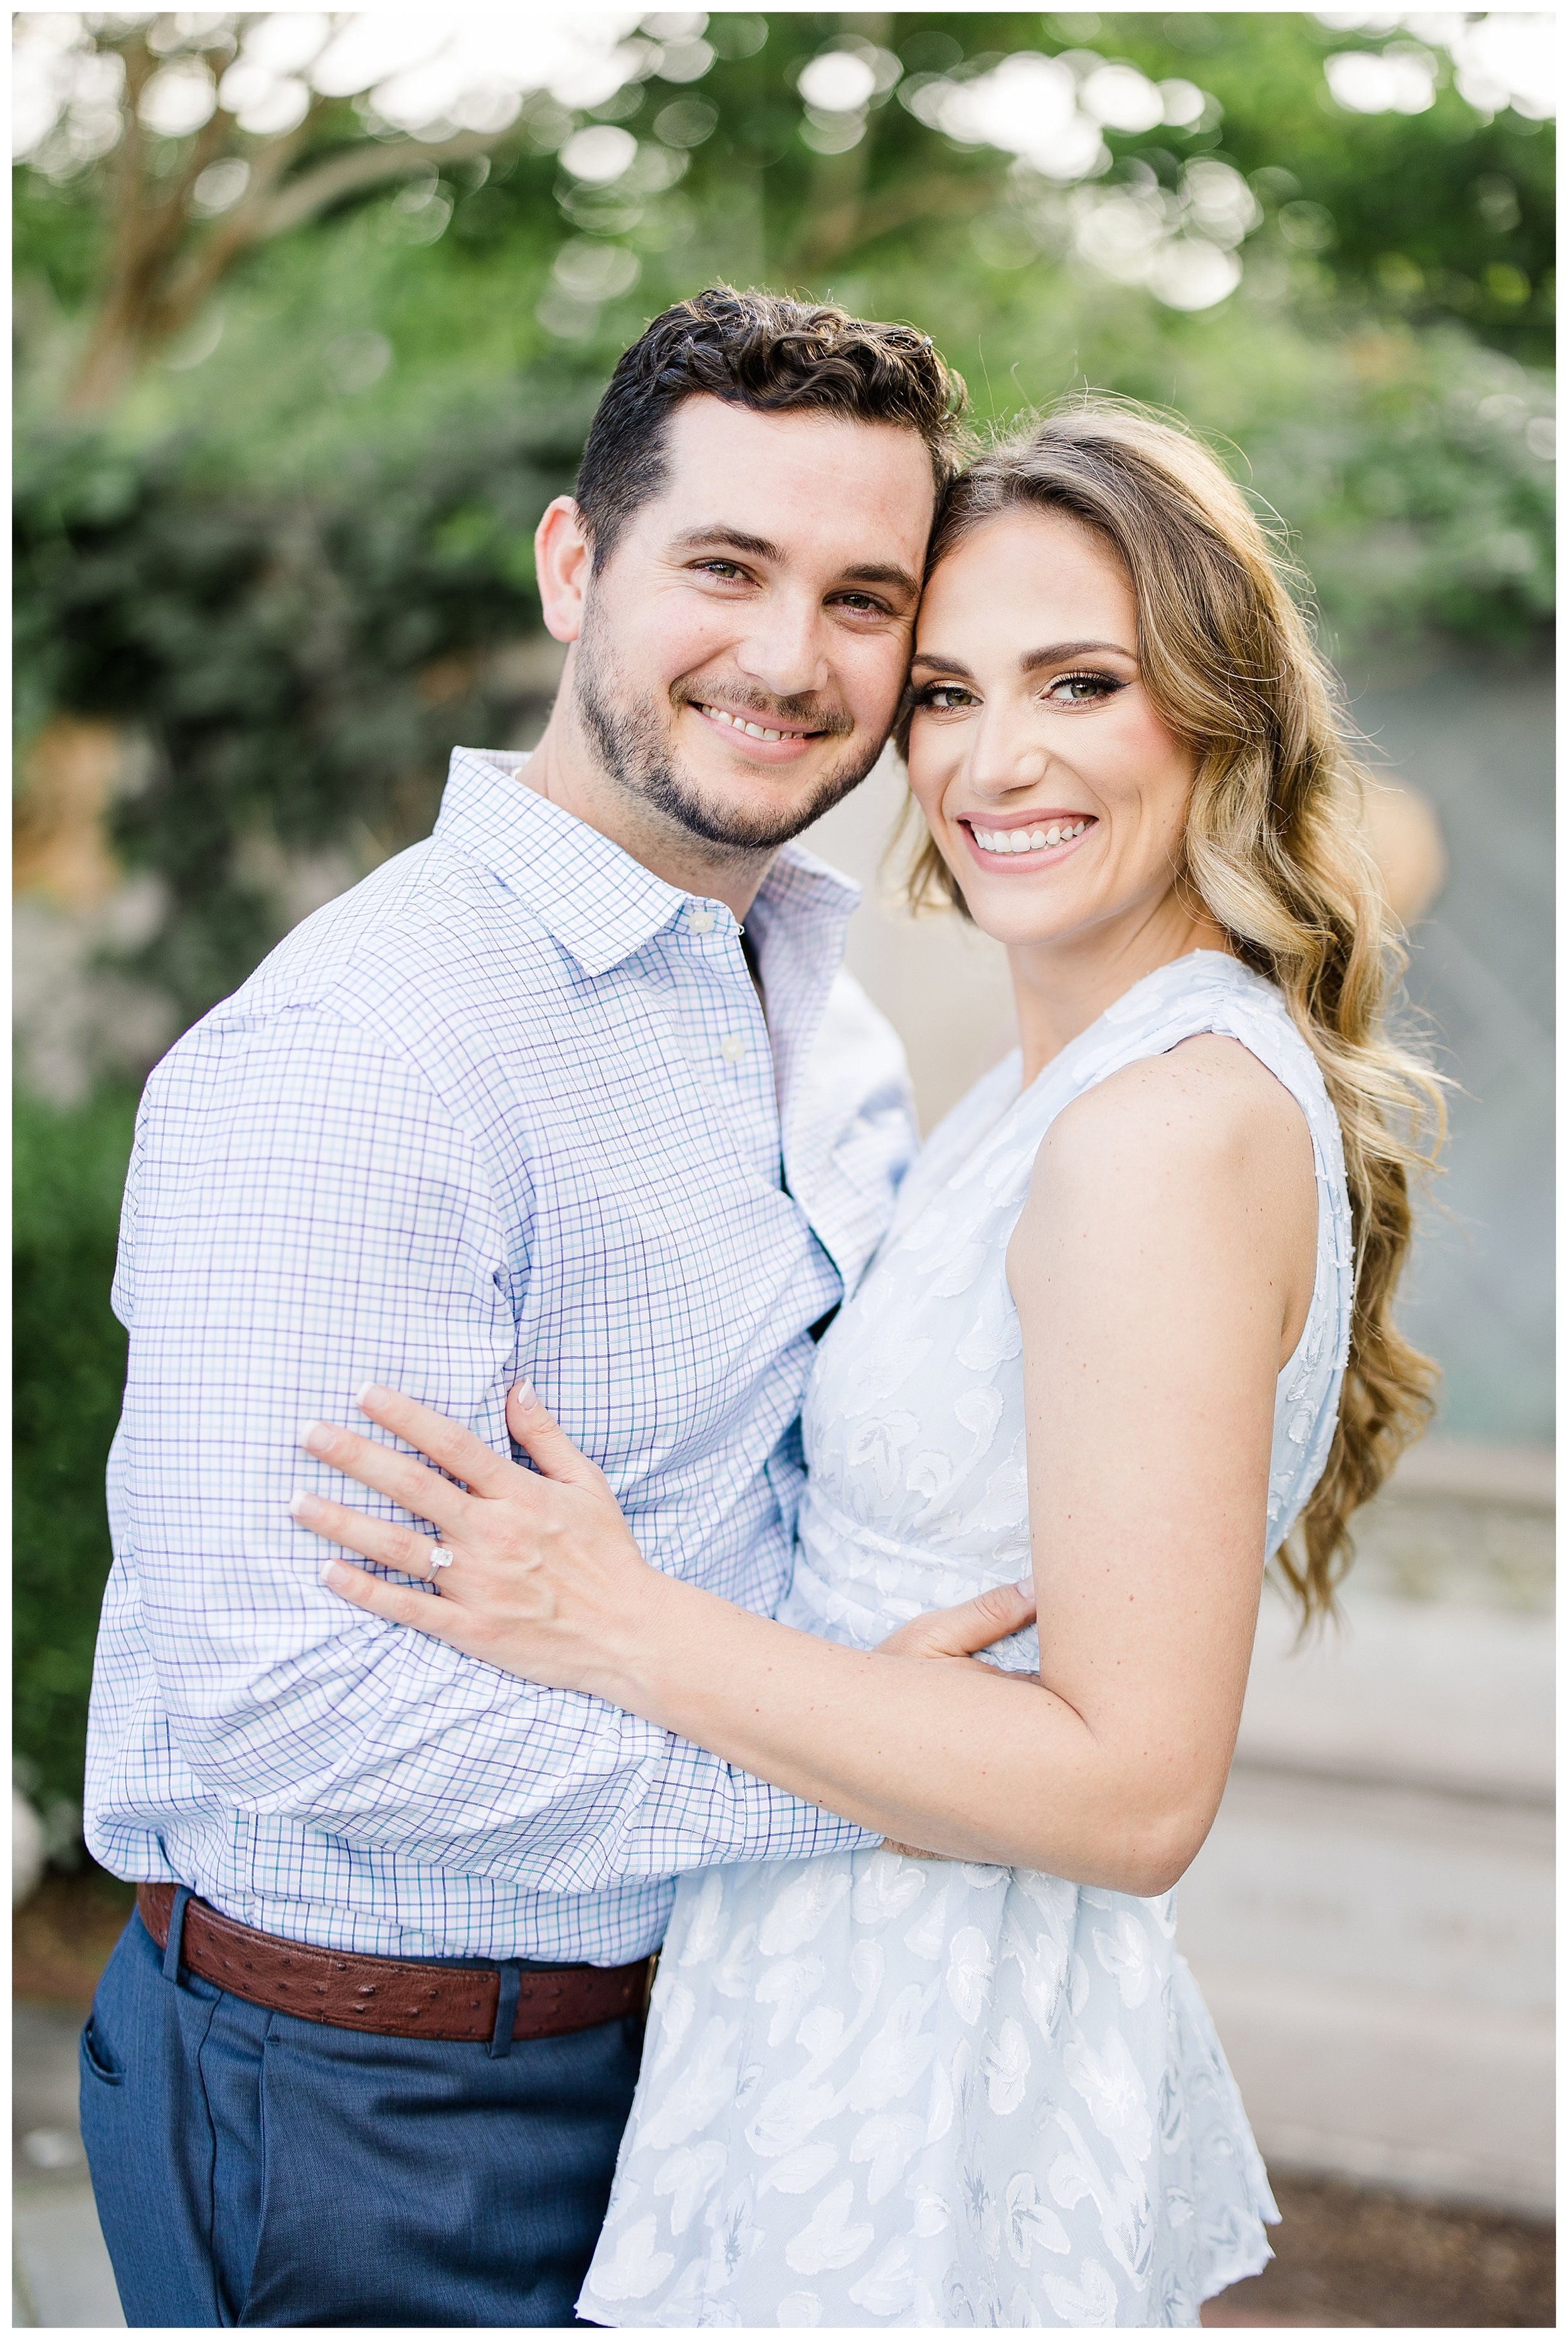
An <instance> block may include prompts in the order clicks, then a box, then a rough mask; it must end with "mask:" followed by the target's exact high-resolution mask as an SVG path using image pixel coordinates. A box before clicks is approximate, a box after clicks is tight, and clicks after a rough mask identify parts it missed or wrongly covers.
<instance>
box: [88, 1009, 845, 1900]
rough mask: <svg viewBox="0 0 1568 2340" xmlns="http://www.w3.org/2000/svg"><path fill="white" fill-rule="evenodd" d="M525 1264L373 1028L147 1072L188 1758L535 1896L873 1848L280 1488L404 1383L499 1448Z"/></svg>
mask: <svg viewBox="0 0 1568 2340" xmlns="http://www.w3.org/2000/svg"><path fill="white" fill-rule="evenodd" d="M519 1266H520V1263H519V1262H518V1261H517V1259H516V1258H515V1257H512V1256H509V1254H508V1249H507V1244H506V1238H505V1231H504V1230H503V1228H502V1225H501V1220H500V1216H499V1215H498V1212H497V1210H496V1208H495V1205H494V1203H493V1200H492V1197H491V1188H490V1183H489V1180H488V1177H487V1175H486V1174H485V1170H484V1167H483V1165H482V1164H481V1160H480V1158H479V1155H478V1151H477V1149H476V1147H475V1145H474V1144H473V1143H472V1141H471V1138H470V1137H469V1136H468V1135H467V1134H466V1133H465V1132H464V1131H463V1130H462V1129H461V1127H460V1126H459V1125H457V1123H456V1122H455V1121H454V1119H453V1118H452V1115H450V1114H449V1113H448V1112H447V1111H446V1110H445V1109H444V1107H443V1106H442V1105H441V1103H440V1101H439V1100H438V1099H437V1097H436V1096H435V1095H434V1093H433V1091H432V1088H431V1086H430V1084H429V1083H428V1081H426V1079H425V1078H424V1076H422V1074H421V1073H420V1072H419V1070H418V1069H417V1067H415V1066H412V1064H410V1063H409V1062H408V1061H407V1060H406V1058H404V1057H403V1056H402V1055H401V1054H400V1053H399V1052H398V1051H397V1050H396V1049H395V1048H394V1047H392V1046H389V1045H387V1044H386V1043H384V1042H382V1040H380V1039H379V1038H378V1037H376V1036H374V1035H372V1034H371V1033H369V1032H367V1031H365V1030H363V1029H362V1028H360V1027H359V1026H355V1025H353V1024H352V1023H349V1022H346V1021H344V1020H342V1019H341V1018H339V1017H336V1016H333V1015H332V1014H331V1013H330V1012H328V1011H325V1010H322V1009H314V1008H313V1009H308V1010H296V1011H292V1012H288V1013H283V1014H277V1015H273V1016H268V1017H266V1018H264V1019H263V1020H260V1021H257V1022H254V1023H252V1024H249V1025H239V1024H230V1025H226V1026H224V1025H208V1026H202V1027H199V1028H198V1029H197V1030H196V1031H195V1032H194V1033H192V1034H191V1035H189V1036H187V1038H186V1039H185V1041H184V1043H183V1044H182V1045H181V1046H180V1047H179V1049H177V1050H176V1052H175V1053H174V1056H172V1057H171V1058H170V1059H168V1060H167V1061H166V1062H165V1064H164V1066H162V1067H161V1068H160V1070H159V1071H158V1073H156V1074H155V1075H154V1078H153V1081H152V1082H151V1083H150V1084H149V1087H148V1093H147V1097H146V1100H145V1102H144V1107H143V1114H142V1119H141V1125H140V1128H139V1133H138V1143H137V1151H136V1155H135V1157H134V1165H133V1174H132V1184H131V1187H130V1189H129V1191H128V1195H127V1209H126V1219H125V1231H124V1244H123V1251H122V1261H121V1274H120V1277H119V1280H118V1283H117V1286H116V1306H117V1308H118V1311H119V1313H120V1314H121V1315H122V1317H123V1318H124V1322H125V1324H127V1327H128V1329H129V1331H130V1335H131V1346H130V1367H129V1377H128V1383H127V1388H126V1397H125V1412H124V1421H123V1423H122V1430H121V1453H120V1469H121V1472H122V1477H123V1504H124V1514H123V1530H124V1535H125V1537H126V1539H127V1541H128V1542H129V1545H130V1548H131V1550H132V1552H134V1562H135V1569H136V1575H137V1578H138V1581H139V1587H140V1598H141V1609H142V1623H143V1627H144V1633H145V1637H146V1641H147V1645H148V1649H149V1651H150V1657H151V1662H152V1666H153V1669H154V1674H155V1677H156V1681H157V1686H158V1691H159V1693H160V1696H161V1700H162V1702H163V1705H164V1709H165V1710H166V1712H167V1715H168V1720H169V1727H170V1730H171V1733H172V1735H173V1738H174V1744H175V1747H176V1749H177V1750H178V1752H179V1754H180V1756H181V1757H182V1758H183V1760H184V1762H185V1763H186V1764H187V1765H188V1766H189V1767H190V1769H191V1770H192V1771H193V1772H194V1774H195V1775H196V1777H197V1778H198V1779H199V1780H202V1781H203V1784H204V1785H205V1786H207V1787H208V1788H210V1789H216V1790H220V1791H221V1792H222V1793H223V1795H224V1796H226V1797H228V1798H230V1799H232V1800H233V1804H234V1806H235V1808H236V1809H237V1810H243V1811H245V1812H251V1813H257V1814H269V1815H277V1814H288V1815H291V1816H292V1817H293V1818H294V1819H297V1820H299V1821H300V1822H302V1823H303V1825H305V1826H308V1827H311V1828H315V1829H324V1830H328V1831H331V1832H332V1833H333V1834H336V1835H341V1836H343V1837H346V1838H349V1839H352V1840H353V1841H355V1842H358V1843H362V1844H366V1845H379V1846H385V1847H388V1848H395V1849H398V1850H400V1851H402V1852H403V1853H405V1854H406V1855H407V1856H408V1857H409V1858H411V1859H416V1860H419V1861H421V1862H425V1863H430V1864H432V1865H435V1866H440V1867H443V1868H450V1869H462V1870H466V1871H470V1872H474V1873H480V1874H487V1875H491V1876H495V1877H498V1878H504V1879H507V1880H508V1881H509V1882H511V1883H514V1884H518V1885H521V1886H528V1887H532V1888H534V1889H542V1890H545V1891H552V1892H561V1893H581V1892H587V1891H591V1890H593V1889H597V1888H599V1887H601V1886H603V1885H605V1884H606V1883H608V1882H610V1881H611V1880H613V1879H616V1878H618V1877H622V1876H633V1875H642V1876H646V1875H664V1874H669V1873H670V1872H672V1871H674V1870H676V1869H682V1868H696V1867H700V1866H703V1865H704V1864H706V1863H709V1862H714V1861H720V1860H737V1859H740V1860H744V1859H758V1858H761V1857H763V1856H765V1855H767V1856H774V1855H779V1854H786V1853H799V1852H812V1851H818V1850H823V1849H829V1848H830V1847H831V1846H833V1845H837V1844H845V1843H854V1842H858V1841H859V1840H860V1839H859V1837H858V1832H857V1831H856V1830H854V1829H850V1828H849V1827H848V1826H847V1825H846V1824H844V1823H842V1822H840V1821H838V1820H835V1819H831V1818H829V1816H828V1815H826V1814H824V1813H821V1812H819V1811H817V1810H814V1809H813V1808H812V1807H811V1806H809V1805H808V1804H804V1803H800V1802H798V1801H796V1800H794V1799H792V1798H790V1797H789V1796H786V1795H781V1794H779V1792H778V1791H777V1790H773V1789H771V1788H769V1787H766V1786H764V1785H763V1784H762V1783H760V1782H759V1781H758V1780H752V1779H749V1778H748V1777H747V1775H746V1774H745V1773H743V1772H740V1771H738V1770H735V1769H734V1768H733V1767H732V1766H730V1765H729V1764H726V1763H723V1762H721V1761H719V1760H717V1759H715V1758H713V1757H711V1756H709V1755H707V1754H704V1753H703V1752H702V1751H701V1750H698V1749H696V1748H693V1747H690V1746H689V1745H687V1744H686V1743H685V1742H683V1741H681V1740H675V1739H672V1738H671V1737H670V1736H669V1734H667V1733H665V1732H663V1731H661V1730H658V1729H656V1728H652V1727H650V1725H648V1724H646V1723H643V1722H640V1721H639V1720H636V1719H635V1718H633V1717H631V1716H629V1715H625V1714H622V1713H620V1712H619V1711H617V1710H613V1709H611V1708H609V1707H607V1706H604V1705H601V1704H600V1703H599V1702H598V1701H597V1700H593V1699H590V1698H587V1697H584V1696H581V1695H580V1694H577V1693H571V1692H565V1693H563V1692H559V1691H540V1690H536V1689H534V1688H532V1687H531V1686H530V1685H527V1684H524V1683H521V1682H519V1681H515V1680H513V1679H511V1678H509V1677H508V1676H506V1675H504V1674H502V1673H501V1672H499V1671H496V1670H494V1669H492V1668H491V1667H489V1666H486V1665H483V1664H481V1663H478V1662H477V1661H473V1660H471V1659H469V1658H466V1657H464V1656H461V1654H459V1653H457V1652H455V1651H450V1650H448V1649H445V1648H443V1647H442V1645H440V1644H439V1643H435V1642H432V1641H428V1640H426V1639H425V1637H424V1636H422V1635H421V1634H415V1633H410V1632H408V1631H404V1630H402V1629H401V1628H397V1627H388V1626H386V1625H384V1624H382V1623H380V1622H378V1621H374V1620H370V1619H366V1618H363V1617H361V1616H358V1615H356V1614H354V1613H353V1612H352V1611H349V1610H346V1609H345V1607H344V1605H343V1603H342V1602H341V1601H336V1600H334V1599H333V1598H332V1596H331V1595H330V1594H329V1593H327V1592H326V1591H323V1588H322V1586H321V1584H320V1582H319V1581H318V1570H319V1568H320V1564H321V1553H320V1546H319V1544H318V1542H317V1541H316V1539H315V1538H314V1537H313V1536H311V1535H309V1534H308V1533H306V1532H304V1531H303V1529H301V1528H299V1527H297V1526H296V1525H295V1524H294V1522H293V1520H292V1519H291V1518H290V1516H289V1514H288V1512H287V1509H286V1506H287V1502H288V1499H289V1496H290V1493H291V1492H292V1491H293V1488H294V1487H296V1486H300V1485H303V1486H305V1487H312V1486H313V1485H314V1484H315V1482H317V1481H318V1480H319V1481H321V1482H323V1489H324V1482H325V1481H326V1479H327V1478H328V1477H329V1476H330V1475H331V1474H329V1473H326V1472H323V1471H322V1470H321V1469H320V1467H319V1466H317V1465H315V1464H313V1463H311V1462H310V1460H309V1458H308V1457H306V1456H304V1455H303V1454H302V1453H301V1451H300V1448H299V1445H298V1439H299V1433H300V1431H301V1429H302V1427H303V1425H304V1424H305V1423H307V1422H309V1421H311V1420H312V1419H313V1418H317V1417H321V1418H324V1419H326V1420H329V1421H331V1420H333V1419H337V1420H342V1419H343V1418H344V1416H345V1415H346V1414H347V1413H349V1412H350V1410H351V1407H352V1393H353V1391H354V1389H355V1388H357V1387H358V1386H360V1385H361V1384H362V1383H364V1382H365V1381H367V1380H377V1381H386V1382H391V1383H393V1384H394V1385H396V1386H399V1387H402V1388H403V1389H406V1390H409V1391H411V1392H416V1393H419V1394H420V1395H421V1396H422V1398H423V1399H424V1401H425V1403H428V1404H431V1405H432V1406H437V1407H439V1408H440V1409H441V1411H442V1413H448V1414H451V1415H452V1416H453V1417H454V1418H455V1419H456V1420H458V1421H460V1422H464V1423H469V1424H471V1427H472V1428H473V1430H474V1431H475V1432H476V1433H477V1434H478V1435H479V1436H480V1437H481V1438H482V1439H484V1440H485V1441H486V1443H489V1444H490V1445H491V1446H492V1447H494V1448H495V1449H496V1450H497V1451H498V1452H499V1453H507V1452H509V1451H510V1450H509V1447H508V1442H507V1435H506V1428H505V1418H504V1400H505V1392H506V1389H507V1386H508V1384H509V1383H510V1381H511V1378H512V1377H513V1374H514V1372H515V1369H516V1366H517V1363H518V1360H517V1357H516V1353H515V1341H516V1331H515V1317H514V1302H513V1286H514V1283H515V1279H516V1276H517V1274H518V1272H519ZM370 1500H371V1502H372V1503H376V1504H377V1505H378V1507H379V1508H380V1510H381V1511H382V1512H383V1514H384V1515H385V1516H387V1517H389V1518H402V1517H403V1516H404V1515H403V1514H401V1513H399V1512H397V1511H396V1509H395V1506H393V1505H392V1504H391V1503H390V1502H385V1501H384V1500H381V1499H375V1498H372V1499H370Z"/></svg>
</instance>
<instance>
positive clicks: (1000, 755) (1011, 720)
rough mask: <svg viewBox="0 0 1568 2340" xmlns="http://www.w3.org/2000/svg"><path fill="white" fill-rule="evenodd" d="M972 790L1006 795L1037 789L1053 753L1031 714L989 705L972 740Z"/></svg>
mask: <svg viewBox="0 0 1568 2340" xmlns="http://www.w3.org/2000/svg"><path fill="white" fill-rule="evenodd" d="M968 764H969V768H968V779H969V782H970V784H971V786H972V787H975V788H983V789H988V790H993V791H995V792H996V793H997V795H1005V794H1007V792H1008V791H1009V790H1010V789H1014V788H1033V787H1035V786H1036V785H1037V783H1038V782H1039V781H1041V780H1043V779H1044V778H1045V777H1046V774H1047V772H1048V771H1049V769H1050V764H1051V756H1050V750H1049V749H1048V748H1047V745H1046V743H1045V741H1044V740H1043V739H1041V738H1040V735H1039V732H1038V730H1037V728H1036V726H1035V724H1034V723H1033V722H1031V721H1030V719H1029V717H1028V715H1027V713H1018V714H1015V713H1014V712H1012V711H1011V710H1010V709H1007V708H997V707H991V706H987V708H986V709H985V710H984V711H983V713H982V714H981V717H980V719H979V721H978V723H977V724H976V725H975V727H974V729H973V730H972V732H971V733H970V737H969V758H968Z"/></svg>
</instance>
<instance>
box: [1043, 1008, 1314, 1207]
mask: <svg viewBox="0 0 1568 2340" xmlns="http://www.w3.org/2000/svg"><path fill="white" fill-rule="evenodd" d="M1046 1154H1047V1157H1048V1159H1049V1160H1050V1161H1051V1163H1052V1164H1053V1165H1056V1166H1057V1168H1058V1169H1060V1170H1062V1171H1066V1172H1069V1173H1073V1172H1076V1173H1081V1174H1086V1175H1089V1176H1091V1177H1095V1176H1103V1175H1107V1174H1109V1173H1111V1172H1112V1171H1115V1172H1116V1173H1117V1174H1118V1175H1122V1176H1125V1175H1127V1174H1128V1173H1129V1172H1132V1173H1136V1174H1139V1175H1143V1174H1146V1172H1148V1171H1150V1170H1155V1171H1157V1172H1158V1173H1160V1174H1163V1175H1166V1176H1167V1177H1168V1176H1169V1175H1173V1174H1175V1173H1176V1172H1177V1171H1178V1170H1179V1169H1181V1168H1182V1167H1184V1166H1186V1167H1187V1168H1189V1169H1190V1170H1191V1171H1192V1172H1193V1173H1195V1174H1196V1175H1202V1176H1206V1177H1213V1176H1216V1175H1217V1176H1220V1177H1226V1176H1235V1177H1236V1178H1238V1179H1242V1178H1245V1179H1246V1180H1248V1181H1249V1182H1250V1180H1251V1179H1253V1178H1254V1177H1255V1175H1257V1173H1258V1172H1259V1171H1260V1170H1261V1171H1264V1172H1265V1173H1266V1172H1267V1171H1268V1170H1269V1169H1270V1168H1271V1167H1273V1168H1277V1170H1278V1171H1279V1172H1280V1173H1281V1175H1286V1176H1288V1175H1291V1173H1292V1172H1293V1171H1294V1170H1295V1169H1296V1168H1297V1167H1298V1166H1300V1165H1305V1169H1306V1172H1307V1175H1308V1178H1309V1180H1310V1177H1311V1172H1312V1145H1311V1137H1310V1132H1309V1130H1308V1127H1307V1125H1306V1122H1305V1116H1304V1111H1303V1107H1302V1105H1301V1102H1300V1100H1299V1099H1298V1098H1297V1097H1296V1096H1295V1094H1294V1092H1293V1090H1292V1089H1291V1088H1289V1087H1287V1086H1285V1084H1284V1083H1283V1082H1282V1081H1281V1080H1280V1079H1279V1078H1278V1076H1276V1074H1275V1072H1274V1071H1273V1070H1272V1069H1271V1068H1270V1066H1268V1065H1267V1064H1266V1063H1265V1062H1264V1060H1263V1059H1262V1058H1261V1057H1260V1056H1257V1055H1256V1054H1255V1052H1254V1050H1253V1049H1252V1048H1251V1047H1250V1046H1248V1045H1247V1042H1246V1041H1245V1039H1243V1038H1241V1037H1240V1036H1236V1035H1234V1034H1231V1033H1227V1032H1222V1031H1213V1030H1209V1031H1199V1032H1194V1033H1192V1034H1190V1035H1189V1036H1186V1038H1183V1039H1180V1040H1177V1041H1176V1042H1175V1043H1173V1045H1172V1046H1169V1047H1168V1048H1166V1049H1163V1050H1161V1051H1160V1052H1159V1053H1158V1054H1157V1055H1152V1056H1136V1057H1135V1058H1134V1059H1133V1060H1132V1062H1131V1063H1129V1064H1126V1065H1123V1066H1119V1067H1118V1068H1117V1069H1116V1071H1114V1072H1109V1073H1107V1075H1106V1076H1105V1077H1104V1078H1103V1079H1101V1080H1099V1081H1097V1082H1096V1083H1095V1085H1094V1086H1093V1087H1091V1088H1087V1089H1085V1090H1084V1091H1083V1092H1082V1093H1081V1094H1080V1095H1079V1096H1077V1097H1075V1098H1074V1099H1073V1100H1072V1102H1071V1103H1070V1104H1069V1105H1067V1106H1064V1107H1063V1109H1062V1111H1061V1112H1060V1113H1059V1114H1058V1115H1057V1117H1056V1119H1055V1120H1054V1121H1053V1123H1052V1125H1051V1127H1050V1130H1049V1132H1048V1133H1047V1141H1046Z"/></svg>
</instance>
